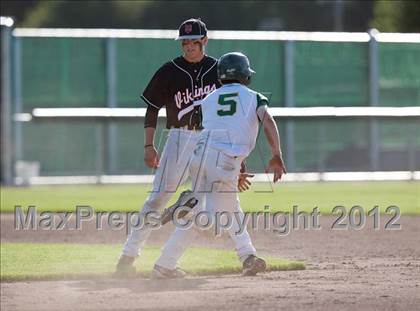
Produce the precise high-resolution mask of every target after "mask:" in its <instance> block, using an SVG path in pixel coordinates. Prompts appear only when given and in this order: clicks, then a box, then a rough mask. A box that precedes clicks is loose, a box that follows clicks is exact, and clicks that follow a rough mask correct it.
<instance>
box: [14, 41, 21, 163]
mask: <svg viewBox="0 0 420 311" xmlns="http://www.w3.org/2000/svg"><path fill="white" fill-rule="evenodd" d="M12 42H13V50H12V51H13V75H12V76H13V99H14V100H13V102H14V110H13V111H12V114H17V113H22V39H21V38H19V37H13V41H12ZM12 120H13V124H14V126H13V128H14V137H13V138H14V143H15V144H14V156H13V163H14V164H15V163H16V161H19V160H22V144H23V143H22V140H23V137H22V123H21V122H20V121H19V120H15V119H14V118H12ZM12 169H14V167H12Z"/></svg>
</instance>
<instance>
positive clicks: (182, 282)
mask: <svg viewBox="0 0 420 311" xmlns="http://www.w3.org/2000/svg"><path fill="white" fill-rule="evenodd" d="M207 283H208V281H207V280H206V279H205V278H194V279H164V280H152V279H140V278H139V279H115V278H112V279H97V280H84V281H79V282H74V283H71V284H69V286H70V287H74V288H76V290H78V291H83V292H97V291H106V290H109V289H118V288H120V289H127V290H130V291H132V292H134V293H151V292H165V291H185V290H196V289H198V288H199V287H200V286H201V285H204V284H207Z"/></svg>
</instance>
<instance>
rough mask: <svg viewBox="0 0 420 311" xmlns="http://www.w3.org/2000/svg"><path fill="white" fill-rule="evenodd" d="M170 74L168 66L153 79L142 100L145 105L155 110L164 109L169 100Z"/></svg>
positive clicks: (162, 68) (160, 70)
mask: <svg viewBox="0 0 420 311" xmlns="http://www.w3.org/2000/svg"><path fill="white" fill-rule="evenodd" d="M167 77H168V74H167V70H166V66H165V65H164V66H162V67H161V68H160V69H159V70H158V71H157V72H156V73H155V74H154V76H153V77H152V79H151V80H150V82H149V84H148V85H147V87H146V88H145V90H144V91H143V94H142V95H141V98H142V99H143V100H144V101H145V103H146V104H147V105H149V106H152V107H154V108H157V109H160V108H162V107H163V106H164V105H165V103H166V100H167V91H168V85H167V84H168V82H167V81H168V80H167Z"/></svg>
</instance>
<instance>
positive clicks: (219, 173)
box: [156, 147, 256, 269]
mask: <svg viewBox="0 0 420 311" xmlns="http://www.w3.org/2000/svg"><path fill="white" fill-rule="evenodd" d="M242 160H243V159H241V158H234V157H230V156H228V155H225V154H224V153H222V152H220V151H218V150H215V149H212V148H204V147H202V148H197V149H196V151H195V155H193V156H192V159H191V164H190V172H191V178H192V183H193V191H194V193H195V196H196V198H198V199H199V202H201V206H199V207H198V208H197V207H196V208H195V209H194V213H193V214H195V215H197V213H199V212H200V211H201V210H203V205H202V202H203V199H204V201H205V206H206V207H205V210H206V211H209V212H210V213H211V214H212V215H213V217H214V216H215V215H216V213H219V215H220V213H221V212H227V213H228V214H229V215H230V216H231V219H232V225H231V226H230V228H229V229H227V231H228V232H229V235H230V237H231V238H232V240H233V241H234V243H235V248H236V252H237V255H238V257H239V260H240V261H241V262H243V261H244V260H245V259H246V258H247V257H248V256H249V255H251V254H252V255H256V250H255V248H254V246H253V245H252V242H251V238H250V236H249V234H248V231H247V230H246V228H242V233H240V234H238V232H241V228H240V223H242V222H243V217H244V214H243V212H242V210H241V208H240V206H239V199H238V195H237V180H238V179H237V178H238V175H239V171H240V167H241V162H242ZM234 213H236V214H237V215H238V216H239V217H238V218H239V220H240V223H238V218H235V217H234V216H233V214H234ZM192 218H194V216H193V217H192ZM193 229H194V227H190V229H181V228H176V229H175V231H174V233H173V234H172V235H171V237H170V238H169V240H168V241H167V243H166V244H165V246H164V247H163V249H162V254H161V256H160V257H159V259H158V260H157V262H156V264H158V265H160V266H163V267H165V268H168V269H174V268H175V267H176V264H177V262H178V260H179V259H180V258H181V256H182V254H183V253H184V251H185V250H186V248H187V246H188V244H189V243H188V242H189V241H190V240H191V239H192V238H193V236H194V234H195V232H194V230H193Z"/></svg>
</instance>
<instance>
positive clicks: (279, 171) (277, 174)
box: [265, 155, 287, 182]
mask: <svg viewBox="0 0 420 311" xmlns="http://www.w3.org/2000/svg"><path fill="white" fill-rule="evenodd" d="M265 172H266V173H270V172H273V173H274V179H273V181H274V182H277V181H278V180H280V179H281V176H282V175H283V174H286V173H287V172H286V166H285V165H284V162H283V159H282V158H281V157H280V156H278V155H276V156H274V157H272V158H271V159H270V161H269V162H268V166H267V168H266V169H265Z"/></svg>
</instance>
